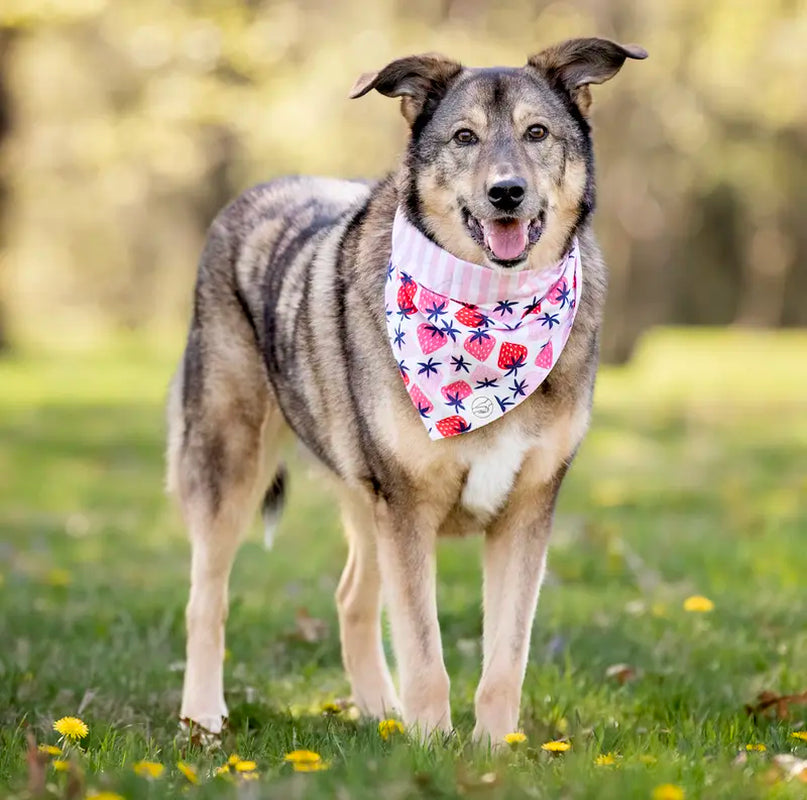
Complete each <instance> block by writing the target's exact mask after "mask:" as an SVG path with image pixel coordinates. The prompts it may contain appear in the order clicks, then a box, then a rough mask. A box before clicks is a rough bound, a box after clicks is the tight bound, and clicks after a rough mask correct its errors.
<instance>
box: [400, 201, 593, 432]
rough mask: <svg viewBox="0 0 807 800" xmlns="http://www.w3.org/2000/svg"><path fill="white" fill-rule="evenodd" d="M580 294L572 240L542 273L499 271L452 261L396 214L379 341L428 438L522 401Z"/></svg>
mask: <svg viewBox="0 0 807 800" xmlns="http://www.w3.org/2000/svg"><path fill="white" fill-rule="evenodd" d="M581 288H582V276H581V272H580V250H579V246H578V242H577V239H576V238H575V239H574V240H573V241H572V245H571V248H570V249H569V251H568V253H566V254H565V255H564V256H563V257H562V258H561V259H560V261H558V263H557V264H555V265H554V266H553V267H552V268H551V269H548V270H541V271H540V272H535V271H530V270H524V271H520V272H509V273H502V272H497V271H495V270H493V269H489V268H488V267H484V266H482V265H480V264H474V263H472V262H470V261H463V260H462V259H459V258H456V257H454V256H452V255H451V254H450V253H448V252H447V251H445V250H443V249H442V248H441V247H439V246H438V245H436V244H435V243H434V242H432V241H431V240H430V239H429V238H427V237H426V236H425V235H424V234H422V233H421V232H420V231H419V230H418V229H417V228H416V227H415V226H414V225H412V223H411V222H409V221H408V220H407V219H406V217H405V215H404V212H403V211H402V210H401V209H400V208H399V209H398V211H397V212H396V215H395V222H394V225H393V228H392V255H391V258H390V263H389V267H388V269H387V281H386V284H385V289H384V303H385V311H386V321H387V334H388V337H389V342H390V346H391V347H392V352H393V354H394V356H395V360H396V361H397V363H398V369H399V370H400V372H401V377H402V378H403V382H404V386H405V387H406V390H407V392H408V393H409V398H410V400H411V401H412V403H413V405H414V406H415V408H416V409H417V411H418V413H419V414H420V418H421V421H422V422H423V424H424V425H425V427H426V430H427V431H428V433H429V437H430V438H431V439H433V440H436V439H445V438H447V437H449V436H456V435H457V434H460V433H466V432H467V431H469V430H472V429H474V428H480V427H482V426H483V425H488V424H489V423H491V422H493V421H494V420H497V419H498V418H499V417H501V416H502V415H504V414H505V413H507V412H508V411H510V410H512V409H513V408H515V407H516V406H517V405H519V404H520V403H523V402H524V400H526V399H527V398H528V397H529V396H530V395H531V394H532V393H533V392H534V391H535V390H536V389H537V388H538V387H539V386H540V385H541V383H542V382H543V381H544V380H545V379H546V377H547V375H549V373H550V371H551V370H552V368H553V367H554V366H555V364H556V363H557V360H558V358H560V354H561V352H562V351H563V348H564V346H565V345H566V341H567V340H568V338H569V333H570V332H571V329H572V324H573V323H574V318H575V314H576V313H577V306H578V303H579V300H580V291H581Z"/></svg>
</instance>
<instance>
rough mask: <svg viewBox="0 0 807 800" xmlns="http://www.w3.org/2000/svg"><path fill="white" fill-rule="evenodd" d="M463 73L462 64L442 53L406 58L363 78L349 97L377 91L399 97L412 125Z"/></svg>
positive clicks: (407, 118)
mask: <svg viewBox="0 0 807 800" xmlns="http://www.w3.org/2000/svg"><path fill="white" fill-rule="evenodd" d="M461 70H462V65H461V64H458V63H457V62H456V61H452V60H451V59H449V58H446V57H445V56H441V55H440V54H439V53H425V54H424V55H420V56H407V57H406V58H399V59H398V60H397V61H393V62H392V63H390V64H387V66H386V67H384V68H383V69H381V70H379V71H378V72H365V73H364V74H363V75H360V76H359V78H358V80H357V81H356V83H354V84H353V88H352V89H351V90H350V94H349V95H348V96H349V97H351V98H354V97H361V96H362V95H365V94H367V92H369V91H370V90H371V89H375V90H376V91H378V92H381V94H383V95H386V96H387V97H400V98H401V113H402V114H403V115H404V117H405V118H406V121H407V122H408V123H409V125H410V126H412V125H414V124H415V120H416V119H417V118H418V117H419V116H420V115H421V114H422V113H423V112H424V111H426V110H429V109H431V110H433V109H434V107H436V106H437V104H438V103H439V102H440V100H441V99H442V98H443V95H444V94H445V93H446V90H447V89H448V86H449V84H450V83H451V81H452V80H453V79H454V78H455V77H456V76H457V75H458V74H459V73H460V71H461Z"/></svg>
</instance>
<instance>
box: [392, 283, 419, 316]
mask: <svg viewBox="0 0 807 800" xmlns="http://www.w3.org/2000/svg"><path fill="white" fill-rule="evenodd" d="M417 290H418V285H417V284H416V283H415V282H414V281H413V280H412V278H410V277H409V275H406V274H405V273H404V275H403V277H402V278H401V285H400V288H399V289H398V296H397V301H398V308H400V309H401V311H403V312H405V314H406V316H409V315H410V314H414V313H415V312H416V311H417V307H416V306H415V295H416V294H417Z"/></svg>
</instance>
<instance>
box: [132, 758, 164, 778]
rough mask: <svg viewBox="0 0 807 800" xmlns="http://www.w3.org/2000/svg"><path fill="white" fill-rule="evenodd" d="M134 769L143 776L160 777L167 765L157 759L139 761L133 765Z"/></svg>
mask: <svg viewBox="0 0 807 800" xmlns="http://www.w3.org/2000/svg"><path fill="white" fill-rule="evenodd" d="M132 769H133V770H134V771H135V774H136V775H140V777H141V778H159V777H160V775H162V774H163V771H164V770H165V767H164V766H163V765H162V764H160V763H158V762H157V761H138V762H137V763H136V764H134V765H133V766H132Z"/></svg>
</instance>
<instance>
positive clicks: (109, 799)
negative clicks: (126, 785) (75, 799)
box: [87, 792, 126, 800]
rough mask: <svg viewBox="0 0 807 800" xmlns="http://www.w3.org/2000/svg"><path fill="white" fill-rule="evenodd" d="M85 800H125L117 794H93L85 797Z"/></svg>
mask: <svg viewBox="0 0 807 800" xmlns="http://www.w3.org/2000/svg"><path fill="white" fill-rule="evenodd" d="M87 800H126V798H125V797H124V796H123V795H122V794H118V793H117V792H93V793H92V794H88V795H87Z"/></svg>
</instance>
